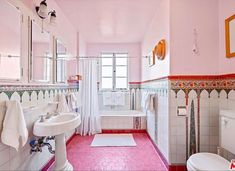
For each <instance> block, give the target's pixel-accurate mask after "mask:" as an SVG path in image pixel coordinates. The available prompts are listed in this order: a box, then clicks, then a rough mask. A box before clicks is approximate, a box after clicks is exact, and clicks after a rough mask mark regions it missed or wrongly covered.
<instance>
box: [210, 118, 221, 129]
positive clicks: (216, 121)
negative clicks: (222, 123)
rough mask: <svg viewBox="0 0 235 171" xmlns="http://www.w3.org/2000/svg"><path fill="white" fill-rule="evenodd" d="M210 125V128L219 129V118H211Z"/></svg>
mask: <svg viewBox="0 0 235 171" xmlns="http://www.w3.org/2000/svg"><path fill="white" fill-rule="evenodd" d="M209 123H210V124H209V125H210V126H215V127H218V126H219V116H211V117H210V122H209Z"/></svg>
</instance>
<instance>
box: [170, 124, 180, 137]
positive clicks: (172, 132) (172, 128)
mask: <svg viewBox="0 0 235 171" xmlns="http://www.w3.org/2000/svg"><path fill="white" fill-rule="evenodd" d="M177 128H178V127H177V126H172V127H171V128H170V130H171V136H172V135H177Z"/></svg>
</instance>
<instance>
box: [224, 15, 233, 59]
mask: <svg viewBox="0 0 235 171" xmlns="http://www.w3.org/2000/svg"><path fill="white" fill-rule="evenodd" d="M225 33H226V57H227V58H231V57H235V14H234V15H233V16H231V17H229V18H228V19H226V20H225Z"/></svg>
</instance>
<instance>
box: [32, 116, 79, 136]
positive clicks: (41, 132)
mask: <svg viewBox="0 0 235 171" xmlns="http://www.w3.org/2000/svg"><path fill="white" fill-rule="evenodd" d="M80 123H81V117H80V114H76V113H61V114H60V115H57V116H54V117H51V118H50V119H46V120H45V121H44V122H40V121H39V120H37V121H36V122H35V123H34V128H33V133H34V135H36V136H55V135H59V134H63V133H65V132H68V131H70V130H72V129H75V128H76V127H78V126H79V124H80Z"/></svg>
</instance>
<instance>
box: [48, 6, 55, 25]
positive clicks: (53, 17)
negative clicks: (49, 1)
mask: <svg viewBox="0 0 235 171" xmlns="http://www.w3.org/2000/svg"><path fill="white" fill-rule="evenodd" d="M48 15H49V16H50V24H51V25H55V24H56V12H55V10H53V11H50V12H49V13H48Z"/></svg>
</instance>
